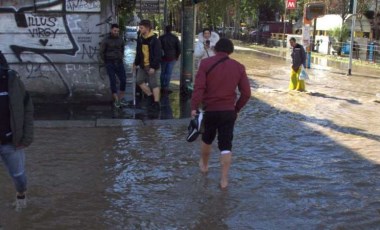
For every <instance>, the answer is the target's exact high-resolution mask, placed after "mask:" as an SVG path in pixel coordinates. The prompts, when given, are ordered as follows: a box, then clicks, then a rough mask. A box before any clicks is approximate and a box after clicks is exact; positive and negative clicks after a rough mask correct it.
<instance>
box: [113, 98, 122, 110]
mask: <svg viewBox="0 0 380 230" xmlns="http://www.w3.org/2000/svg"><path fill="white" fill-rule="evenodd" d="M113 106H114V107H115V108H120V107H121V104H120V101H119V100H115V101H114V102H113Z"/></svg>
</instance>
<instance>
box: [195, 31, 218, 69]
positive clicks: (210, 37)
mask: <svg viewBox="0 0 380 230" xmlns="http://www.w3.org/2000/svg"><path fill="white" fill-rule="evenodd" d="M218 41H219V35H218V34H217V33H215V32H213V31H211V30H210V29H203V32H202V33H200V34H198V42H197V44H196V45H195V50H194V56H195V57H196V58H199V59H204V58H208V57H212V56H214V55H215V51H214V47H215V44H216V43H217V42H218ZM199 62H200V60H199Z"/></svg>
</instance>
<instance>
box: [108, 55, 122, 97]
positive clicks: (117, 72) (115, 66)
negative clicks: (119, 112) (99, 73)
mask: <svg viewBox="0 0 380 230" xmlns="http://www.w3.org/2000/svg"><path fill="white" fill-rule="evenodd" d="M106 69H107V73H108V77H109V79H110V86H111V92H112V94H116V93H117V87H116V76H117V77H118V78H119V81H120V91H125V87H126V75H125V69H124V63H123V62H122V61H120V62H106Z"/></svg>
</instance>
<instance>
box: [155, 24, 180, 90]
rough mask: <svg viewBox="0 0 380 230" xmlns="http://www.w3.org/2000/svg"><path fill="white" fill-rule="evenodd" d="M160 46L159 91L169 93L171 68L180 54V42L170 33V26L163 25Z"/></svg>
mask: <svg viewBox="0 0 380 230" xmlns="http://www.w3.org/2000/svg"><path fill="white" fill-rule="evenodd" d="M160 42H161V47H162V53H163V56H162V60H161V76H160V80H161V92H163V93H171V92H172V91H171V90H170V88H169V85H170V79H171V76H172V72H173V68H174V65H175V63H176V62H177V60H178V58H179V56H180V55H181V44H180V41H179V39H178V37H177V36H176V35H174V34H173V33H172V26H171V25H167V26H166V27H165V34H164V35H162V36H160Z"/></svg>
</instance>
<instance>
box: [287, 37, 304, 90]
mask: <svg viewBox="0 0 380 230" xmlns="http://www.w3.org/2000/svg"><path fill="white" fill-rule="evenodd" d="M289 43H290V46H291V47H292V54H291V57H292V70H291V74H290V83H289V89H290V90H297V91H306V87H305V81H304V80H300V79H299V76H300V73H301V70H302V68H301V65H303V67H304V68H305V67H306V52H305V49H304V48H303V46H302V45H300V44H298V43H297V42H296V39H295V38H294V37H292V38H290V40H289Z"/></svg>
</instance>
